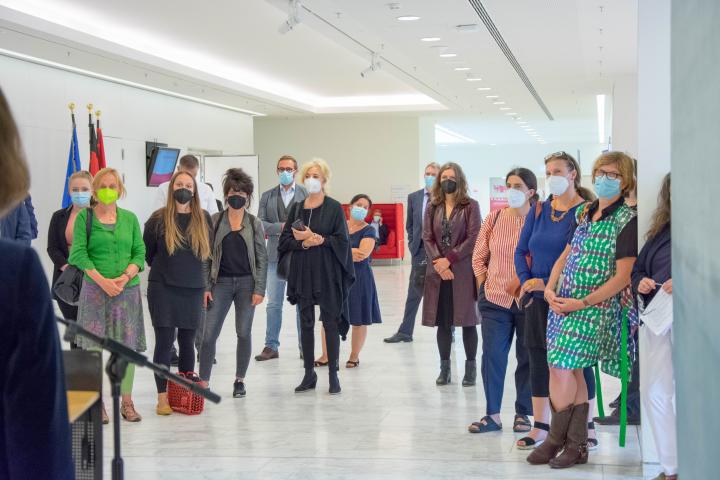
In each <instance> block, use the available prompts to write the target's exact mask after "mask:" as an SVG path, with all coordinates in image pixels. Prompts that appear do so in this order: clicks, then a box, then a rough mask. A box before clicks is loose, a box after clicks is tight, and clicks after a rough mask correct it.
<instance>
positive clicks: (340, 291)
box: [278, 159, 355, 395]
mask: <svg viewBox="0 0 720 480" xmlns="http://www.w3.org/2000/svg"><path fill="white" fill-rule="evenodd" d="M300 178H302V181H303V183H304V184H305V187H306V188H307V190H308V194H309V195H308V197H307V198H306V199H305V201H304V202H303V203H296V204H295V205H293V207H292V209H291V210H290V212H289V213H288V219H287V221H286V222H285V227H284V228H283V231H282V233H281V234H280V242H279V244H278V252H279V253H280V264H281V266H282V264H284V262H285V261H286V260H285V259H286V258H287V255H289V254H292V255H291V257H290V264H289V268H288V271H287V298H288V301H289V302H290V304H292V305H297V306H298V309H299V310H300V327H301V344H302V350H303V362H304V366H305V377H304V378H303V380H302V383H300V385H299V386H298V387H297V388H296V389H295V392H298V393H299V392H305V391H307V390H312V389H314V388H315V385H316V383H317V375H316V374H315V369H314V360H313V358H314V355H315V353H314V350H315V333H314V325H315V305H318V306H319V307H320V321H321V322H322V324H323V329H324V330H325V339H326V342H327V350H328V362H329V363H328V370H329V382H330V394H331V395H337V394H339V393H340V381H339V380H338V376H337V372H338V368H339V364H338V359H339V355H340V337H342V339H343V340H344V339H345V338H346V335H347V332H348V330H349V328H350V323H349V319H350V311H349V308H348V293H349V291H350V287H351V286H352V284H353V282H354V281H355V267H354V266H353V260H352V250H351V247H350V239H349V236H348V229H347V222H346V221H345V213H344V212H343V210H342V206H341V205H340V203H339V202H338V201H337V200H334V199H332V198H330V197H328V196H326V195H325V188H326V184H327V181H328V180H329V178H330V169H329V168H328V166H327V163H325V162H324V161H323V160H319V159H316V160H313V161H311V162H309V163H306V164H305V165H303V167H302V169H301V170H300ZM298 220H301V221H302V223H303V226H302V227H301V228H297V227H300V225H297V224H296V223H295V222H297V221H298ZM281 266H279V268H281Z"/></svg>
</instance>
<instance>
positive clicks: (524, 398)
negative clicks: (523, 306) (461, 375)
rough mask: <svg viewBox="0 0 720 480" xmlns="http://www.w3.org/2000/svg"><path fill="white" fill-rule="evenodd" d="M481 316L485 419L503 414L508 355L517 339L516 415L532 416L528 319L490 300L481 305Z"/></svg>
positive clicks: (520, 312) (514, 309)
mask: <svg viewBox="0 0 720 480" xmlns="http://www.w3.org/2000/svg"><path fill="white" fill-rule="evenodd" d="M479 308H480V313H481V314H482V322H481V323H480V331H481V333H482V357H481V359H482V360H481V361H482V363H481V367H480V372H481V375H482V380H483V388H484V390H485V401H486V402H487V406H486V411H485V414H486V415H495V414H497V413H500V407H501V405H502V398H503V392H504V387H505V373H506V371H507V364H508V353H509V352H510V346H511V345H512V341H513V336H514V337H515V358H516V359H517V368H516V369H515V390H516V399H515V413H516V414H518V415H532V402H531V401H530V360H529V358H528V351H527V348H525V342H524V340H523V338H524V324H525V315H524V314H523V312H522V311H520V310H519V309H518V308H517V307H516V306H515V305H513V308H512V309H507V308H503V307H501V306H499V305H495V304H494V303H492V302H489V301H487V300H485V301H483V302H481V303H480V305H479Z"/></svg>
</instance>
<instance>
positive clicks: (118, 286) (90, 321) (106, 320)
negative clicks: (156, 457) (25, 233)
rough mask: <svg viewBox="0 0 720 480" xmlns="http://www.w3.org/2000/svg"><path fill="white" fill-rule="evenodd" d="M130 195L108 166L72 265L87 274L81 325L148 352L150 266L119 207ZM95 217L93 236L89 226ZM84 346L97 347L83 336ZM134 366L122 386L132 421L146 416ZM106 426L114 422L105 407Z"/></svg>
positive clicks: (131, 217) (81, 224)
mask: <svg viewBox="0 0 720 480" xmlns="http://www.w3.org/2000/svg"><path fill="white" fill-rule="evenodd" d="M124 195H125V187H124V186H123V183H122V180H121V178H120V175H119V174H118V172H117V170H115V169H112V168H103V169H102V170H100V171H99V172H98V173H97V175H95V179H94V180H93V196H94V197H95V199H96V200H97V202H96V205H95V207H94V208H93V209H92V210H90V209H85V210H83V211H82V212H80V213H79V214H78V216H77V218H76V219H75V230H74V233H73V244H72V249H71V251H70V258H69V259H68V263H70V264H71V265H75V266H76V267H77V268H79V269H81V270H83V271H84V272H85V281H84V282H83V286H82V290H81V291H80V299H79V303H78V319H77V321H78V323H79V324H80V325H81V326H82V327H85V328H87V329H88V330H90V331H92V332H93V333H95V334H97V335H100V336H107V337H109V338H112V339H113V340H117V341H119V342H122V343H124V344H125V345H127V346H128V347H130V348H132V349H133V350H136V351H138V352H143V351H145V349H146V344H145V326H144V323H143V309H142V298H141V294H140V278H138V276H137V274H138V272H140V271H141V270H142V269H143V266H144V265H145V243H144V242H143V239H142V230H141V229H140V223H139V222H138V219H137V217H136V216H135V214H134V213H132V212H130V211H128V210H123V209H122V208H119V207H118V206H117V203H116V202H117V200H118V198H120V197H123V196H124ZM90 213H92V218H91V221H92V223H91V230H90V238H89V241H88V238H87V229H86V225H87V224H86V222H87V216H88V214H90ZM78 344H79V345H80V347H81V348H97V345H95V344H94V343H93V342H90V341H87V340H85V339H83V338H78ZM134 376H135V368H134V365H132V364H130V365H128V367H127V372H126V374H125V378H124V379H123V382H122V388H121V393H122V406H121V409H120V413H121V414H122V416H123V418H124V419H125V420H127V421H129V422H139V421H140V420H142V417H141V416H140V415H139V414H138V413H137V411H135V406H134V405H133V401H132V385H133V378H134ZM103 423H108V417H107V413H106V412H105V408H104V407H103Z"/></svg>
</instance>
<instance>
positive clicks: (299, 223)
mask: <svg viewBox="0 0 720 480" xmlns="http://www.w3.org/2000/svg"><path fill="white" fill-rule="evenodd" d="M291 226H292V228H294V229H295V230H297V231H299V232H304V231H305V222H303V221H302V219H299V218H298V219H297V220H295V221H294V222H293V224H292V225H291Z"/></svg>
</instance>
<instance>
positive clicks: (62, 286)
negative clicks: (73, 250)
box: [52, 208, 93, 307]
mask: <svg viewBox="0 0 720 480" xmlns="http://www.w3.org/2000/svg"><path fill="white" fill-rule="evenodd" d="M92 217H93V211H92V208H88V214H87V219H86V222H85V231H86V234H87V243H88V244H89V243H90V229H91V228H92ZM84 276H85V272H83V271H82V270H80V269H79V268H77V267H76V266H74V265H68V266H67V267H66V268H65V270H63V272H62V273H61V274H60V277H58V279H57V280H56V281H55V284H54V285H53V288H52V289H53V293H54V294H55V297H56V298H58V299H59V300H61V301H63V302H65V303H67V304H68V305H72V306H73V307H76V306H77V304H78V301H79V300H80V289H81V288H82V284H83V277H84Z"/></svg>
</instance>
